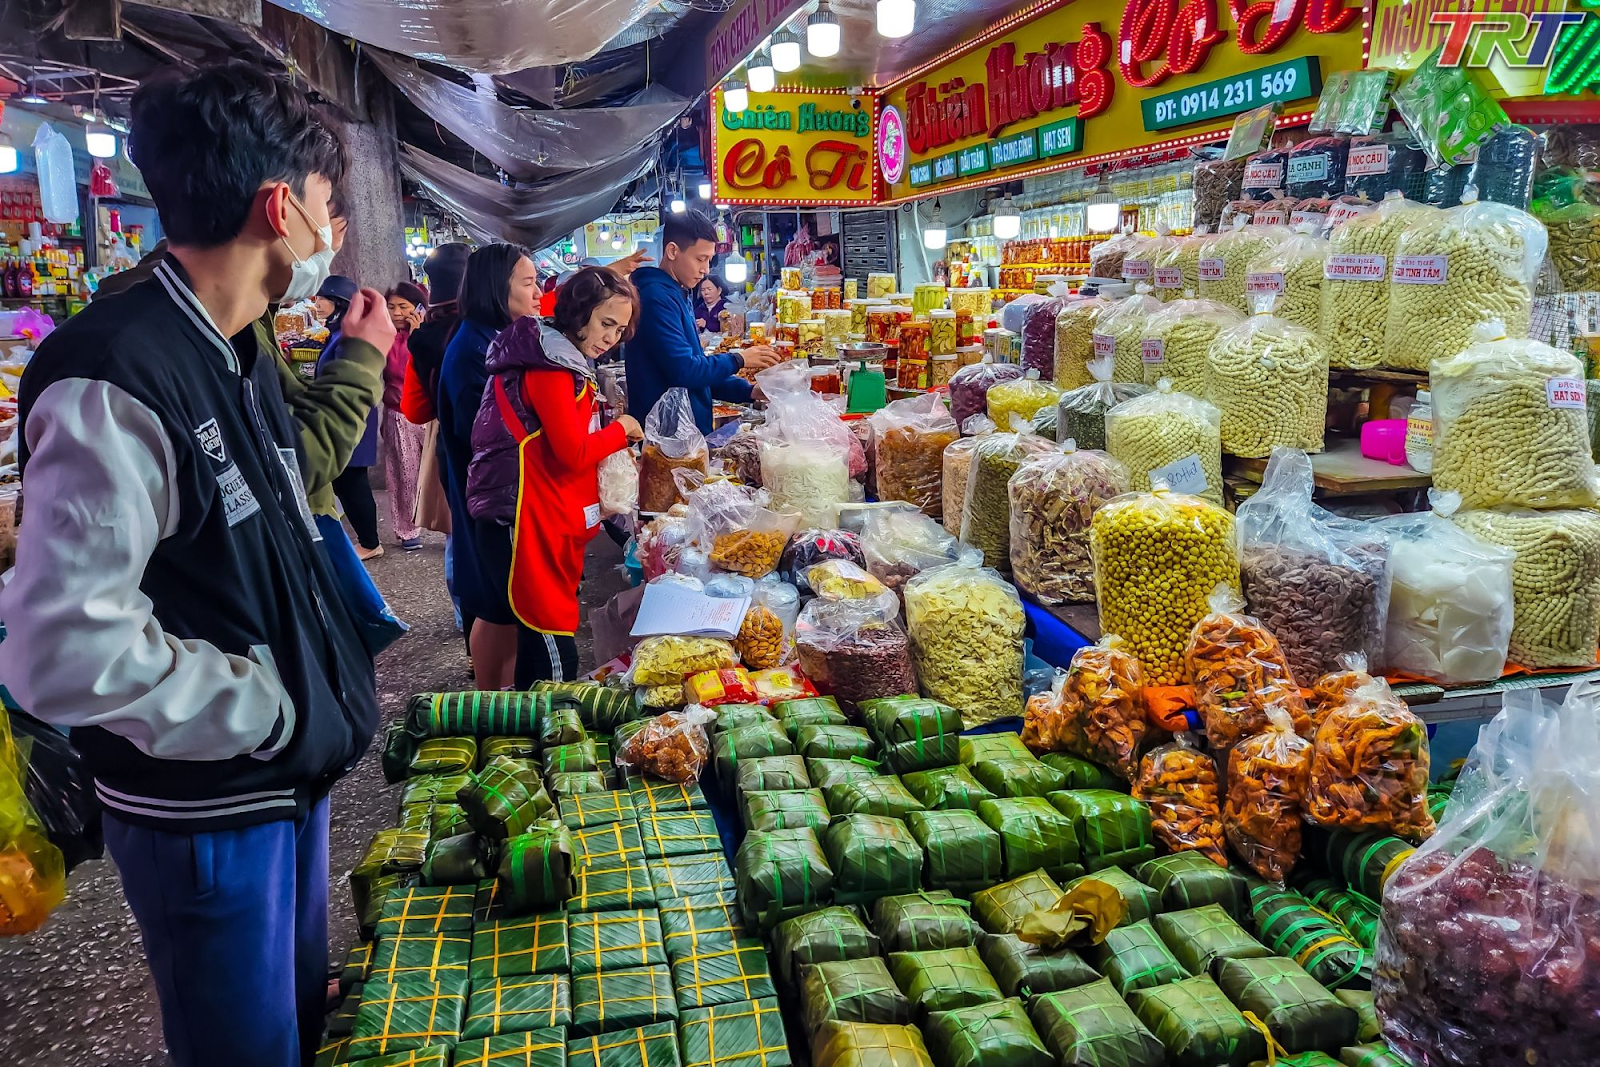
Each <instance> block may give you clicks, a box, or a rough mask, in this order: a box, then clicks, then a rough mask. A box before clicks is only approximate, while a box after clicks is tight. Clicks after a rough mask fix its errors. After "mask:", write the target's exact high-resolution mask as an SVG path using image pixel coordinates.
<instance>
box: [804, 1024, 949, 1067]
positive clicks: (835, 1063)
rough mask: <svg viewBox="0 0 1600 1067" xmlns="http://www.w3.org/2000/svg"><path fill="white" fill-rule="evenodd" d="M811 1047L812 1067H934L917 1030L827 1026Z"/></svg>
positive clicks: (884, 1027) (913, 1027)
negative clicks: (812, 1051)
mask: <svg viewBox="0 0 1600 1067" xmlns="http://www.w3.org/2000/svg"><path fill="white" fill-rule="evenodd" d="M812 1046H813V1048H814V1049H815V1050H816V1052H815V1054H814V1055H813V1056H812V1059H811V1064H812V1067H933V1060H932V1059H931V1058H930V1057H929V1056H928V1049H927V1046H925V1045H924V1044H923V1043H922V1034H921V1032H920V1031H918V1030H917V1028H916V1027H915V1026H878V1025H875V1024H872V1023H848V1022H831V1023H825V1024H824V1025H823V1026H822V1028H821V1030H820V1031H819V1032H818V1033H817V1037H816V1040H815V1041H814V1042H812Z"/></svg>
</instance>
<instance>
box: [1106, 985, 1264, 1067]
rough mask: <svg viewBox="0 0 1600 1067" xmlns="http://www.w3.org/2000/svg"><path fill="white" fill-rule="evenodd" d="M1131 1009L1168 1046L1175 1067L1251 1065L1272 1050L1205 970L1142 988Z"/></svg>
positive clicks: (1131, 995) (1132, 999)
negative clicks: (1192, 975) (1190, 975)
mask: <svg viewBox="0 0 1600 1067" xmlns="http://www.w3.org/2000/svg"><path fill="white" fill-rule="evenodd" d="M1128 1007H1130V1008H1132V1009H1133V1013H1134V1014H1135V1015H1137V1016H1138V1017H1139V1021H1140V1022H1142V1023H1144V1025H1145V1026H1146V1027H1147V1028H1148V1029H1149V1031H1150V1032H1151V1033H1152V1034H1155V1035H1156V1040H1157V1041H1160V1042H1161V1044H1162V1045H1163V1046H1165V1048H1166V1050H1167V1062H1168V1063H1169V1064H1171V1067H1249V1064H1250V1062H1251V1061H1252V1060H1255V1059H1257V1058H1259V1057H1261V1056H1265V1055H1266V1053H1267V1046H1266V1042H1265V1040H1263V1038H1262V1036H1261V1031H1260V1030H1258V1029H1256V1028H1255V1027H1254V1026H1252V1025H1251V1024H1250V1021H1249V1020H1248V1019H1246V1018H1245V1017H1244V1016H1243V1015H1242V1014H1240V1012H1239V1009H1238V1008H1236V1007H1234V1006H1233V1004H1231V1003H1230V1002H1229V1001H1228V998H1227V997H1226V996H1224V995H1223V992H1222V990H1220V989H1218V988H1217V983H1215V982H1213V981H1212V980H1211V979H1210V978H1208V977H1206V976H1205V975H1203V974H1200V975H1196V976H1195V977H1193V978H1182V979H1179V980H1178V981H1176V982H1169V983H1167V984H1166V985H1160V986H1151V987H1148V988H1145V989H1136V990H1134V991H1133V992H1131V993H1129V994H1128Z"/></svg>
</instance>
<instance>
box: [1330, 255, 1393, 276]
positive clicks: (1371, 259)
mask: <svg viewBox="0 0 1600 1067" xmlns="http://www.w3.org/2000/svg"><path fill="white" fill-rule="evenodd" d="M1387 266H1388V264H1387V263H1386V262H1385V260H1384V257H1383V256H1347V255H1337V256H1329V257H1328V258H1327V259H1326V260H1325V261H1324V262H1323V264H1322V276H1323V277H1324V278H1327V279H1329V280H1330V281H1339V282H1381V281H1383V279H1384V275H1385V271H1384V268H1385V267H1387Z"/></svg>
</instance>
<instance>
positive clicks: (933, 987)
mask: <svg viewBox="0 0 1600 1067" xmlns="http://www.w3.org/2000/svg"><path fill="white" fill-rule="evenodd" d="M889 973H890V974H892V975H893V976H894V980H895V984H896V985H898V986H899V987H900V990H901V992H903V993H905V995H906V999H907V1000H909V1001H911V1003H912V1005H913V1006H914V1007H916V1008H918V1009H920V1010H922V1011H929V1012H932V1011H951V1010H953V1009H955V1008H969V1007H971V1006H973V1005H974V1004H987V1003H990V1002H992V1001H997V1000H1004V999H1005V997H1004V995H1003V994H1002V993H1001V992H1000V987H999V986H998V985H996V984H995V981H994V976H993V975H991V974H990V973H989V968H987V967H985V966H984V965H983V958H982V957H981V956H979V955H978V950H977V949H975V948H971V947H968V948H945V949H935V950H933V951H931V952H893V953H890V954H889Z"/></svg>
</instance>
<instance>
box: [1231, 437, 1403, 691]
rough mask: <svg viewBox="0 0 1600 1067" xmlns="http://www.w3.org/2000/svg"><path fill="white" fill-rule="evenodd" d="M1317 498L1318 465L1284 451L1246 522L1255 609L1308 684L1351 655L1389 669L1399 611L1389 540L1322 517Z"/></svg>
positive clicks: (1242, 525)
mask: <svg viewBox="0 0 1600 1067" xmlns="http://www.w3.org/2000/svg"><path fill="white" fill-rule="evenodd" d="M1314 488H1315V485H1314V478H1313V475H1312V471H1311V460H1310V458H1309V457H1307V456H1306V454H1305V453H1304V452H1301V451H1299V450H1296V449H1283V448H1280V449H1278V450H1276V451H1274V452H1273V453H1272V458H1271V460H1269V461H1268V463H1267V470H1266V473H1265V474H1264V475H1263V476H1262V479H1261V489H1260V490H1259V491H1258V492H1257V493H1256V494H1255V495H1254V496H1252V497H1250V499H1248V500H1246V501H1245V502H1244V503H1242V504H1240V505H1239V509H1238V514H1237V518H1238V522H1239V540H1240V544H1241V550H1240V560H1239V572H1240V577H1241V578H1242V580H1243V582H1244V596H1245V603H1246V605H1247V606H1248V607H1249V610H1250V612H1251V613H1252V614H1253V615H1255V616H1256V617H1257V618H1259V619H1260V620H1261V621H1262V623H1263V624H1264V625H1265V626H1266V627H1267V629H1268V630H1270V631H1271V632H1272V634H1273V635H1274V636H1275V637H1277V639H1278V641H1279V642H1280V643H1281V644H1282V646H1283V653H1284V656H1285V658H1286V659H1287V660H1288V662H1289V669H1290V671H1291V672H1292V673H1293V674H1294V677H1295V678H1297V679H1300V680H1301V681H1302V682H1305V683H1309V682H1311V681H1312V680H1313V679H1316V678H1319V677H1321V676H1322V675H1324V674H1327V673H1329V672H1331V671H1334V670H1337V669H1338V668H1339V664H1340V663H1342V662H1343V660H1344V657H1346V656H1348V655H1352V654H1354V655H1359V656H1361V657H1363V658H1364V659H1365V661H1366V662H1367V663H1370V664H1373V665H1375V666H1376V665H1379V664H1382V663H1384V662H1385V661H1384V657H1383V637H1384V623H1385V620H1386V619H1387V617H1388V609H1389V539H1388V537H1387V536H1385V535H1384V533H1383V532H1382V530H1381V529H1379V528H1378V527H1377V526H1376V525H1375V524H1373V523H1368V522H1361V521H1359V520H1356V519H1347V518H1343V517H1342V516H1338V515H1335V514H1333V513H1332V512H1330V511H1327V510H1325V509H1324V508H1321V507H1319V506H1318V505H1316V504H1315V503H1313V502H1312V499H1311V494H1312V490H1313V489H1314Z"/></svg>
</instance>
